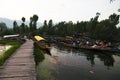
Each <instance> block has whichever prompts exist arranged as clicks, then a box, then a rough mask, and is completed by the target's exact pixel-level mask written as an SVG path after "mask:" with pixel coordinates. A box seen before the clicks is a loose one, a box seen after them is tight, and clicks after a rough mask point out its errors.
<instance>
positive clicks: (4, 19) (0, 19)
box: [0, 17, 42, 28]
mask: <svg viewBox="0 0 120 80" xmlns="http://www.w3.org/2000/svg"><path fill="white" fill-rule="evenodd" d="M13 21H14V20H11V19H8V18H1V17H0V22H4V23H6V25H7V27H8V28H12V27H13ZM16 22H17V24H18V25H20V24H21V23H22V21H21V20H16ZM25 24H26V25H29V21H26V22H25ZM41 26H42V23H40V22H38V23H37V27H41Z"/></svg>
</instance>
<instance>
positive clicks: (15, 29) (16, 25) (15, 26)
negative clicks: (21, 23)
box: [13, 21, 19, 33]
mask: <svg viewBox="0 0 120 80" xmlns="http://www.w3.org/2000/svg"><path fill="white" fill-rule="evenodd" d="M13 31H14V33H19V27H18V24H17V22H16V21H14V22H13Z"/></svg>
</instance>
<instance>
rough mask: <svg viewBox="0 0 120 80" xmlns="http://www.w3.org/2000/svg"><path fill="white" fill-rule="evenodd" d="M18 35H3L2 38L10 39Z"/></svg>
mask: <svg viewBox="0 0 120 80" xmlns="http://www.w3.org/2000/svg"><path fill="white" fill-rule="evenodd" d="M18 36H19V34H16V35H4V36H3V38H12V37H18Z"/></svg>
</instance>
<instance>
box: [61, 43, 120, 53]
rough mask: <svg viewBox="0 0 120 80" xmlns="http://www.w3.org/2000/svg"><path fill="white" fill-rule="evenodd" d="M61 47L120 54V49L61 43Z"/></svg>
mask: <svg viewBox="0 0 120 80" xmlns="http://www.w3.org/2000/svg"><path fill="white" fill-rule="evenodd" d="M60 44H61V45H63V46H66V47H71V48H76V49H86V50H92V51H106V52H117V53H120V49H117V48H99V47H92V46H73V45H72V44H69V43H65V42H60Z"/></svg>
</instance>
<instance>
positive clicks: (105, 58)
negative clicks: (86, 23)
mask: <svg viewBox="0 0 120 80" xmlns="http://www.w3.org/2000/svg"><path fill="white" fill-rule="evenodd" d="M55 49H58V52H60V54H63V55H65V54H67V55H70V54H71V55H72V56H81V55H84V56H85V57H86V59H87V60H88V61H90V63H91V66H95V60H94V59H95V58H98V59H99V60H100V61H101V62H103V63H104V65H105V66H107V67H108V69H109V67H113V66H114V62H115V60H114V58H113V54H112V53H106V52H96V51H86V50H78V49H71V48H67V47H63V46H55V47H54V48H53V51H55ZM55 52H56V51H55ZM51 53H52V54H53V55H54V53H53V52H51Z"/></svg>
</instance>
